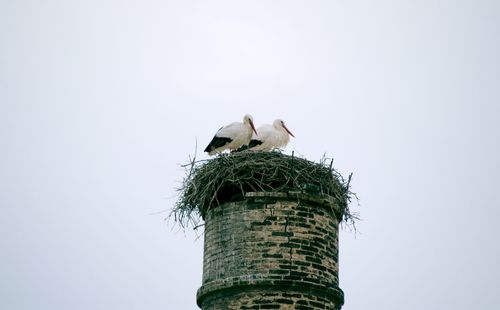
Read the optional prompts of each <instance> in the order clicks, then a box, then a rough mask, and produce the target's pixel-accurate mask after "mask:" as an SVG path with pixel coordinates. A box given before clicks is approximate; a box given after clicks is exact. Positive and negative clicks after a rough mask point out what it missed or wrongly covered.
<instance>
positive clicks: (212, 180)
mask: <svg viewBox="0 0 500 310" xmlns="http://www.w3.org/2000/svg"><path fill="white" fill-rule="evenodd" d="M332 163H333V160H329V159H327V158H326V157H324V158H323V159H322V160H321V161H320V162H319V163H314V162H311V161H309V160H306V159H303V158H298V157H295V156H293V155H292V156H289V155H285V154H282V153H280V152H238V153H232V154H229V155H226V154H223V155H219V156H217V157H215V158H214V159H210V160H203V161H196V159H193V160H191V161H190V163H189V164H187V165H185V166H184V167H186V169H187V174H186V177H185V178H184V180H183V182H182V185H181V187H180V188H179V189H178V190H179V192H180V197H179V200H178V201H177V203H176V206H175V208H174V210H173V215H174V218H175V220H176V221H177V222H179V223H180V224H181V225H182V226H184V227H185V226H186V225H189V224H193V225H194V226H196V225H197V223H198V221H199V219H200V216H201V218H204V216H205V214H206V212H207V210H208V209H210V208H213V207H216V206H218V205H220V204H222V203H224V202H228V201H237V200H242V199H243V197H244V195H245V193H246V192H288V191H304V192H308V193H314V194H326V195H328V196H330V197H332V198H333V199H334V201H335V204H336V205H337V206H338V207H339V208H340V210H341V213H342V219H343V222H344V223H347V224H352V226H354V221H355V220H356V219H357V216H356V215H355V214H352V213H351V212H350V210H349V202H350V201H351V199H352V198H353V197H356V194H354V193H352V192H351V191H350V189H349V183H350V180H351V175H352V174H351V175H349V178H348V179H347V180H345V179H344V178H343V177H342V175H341V174H340V173H338V172H337V171H336V170H335V169H334V168H332Z"/></svg>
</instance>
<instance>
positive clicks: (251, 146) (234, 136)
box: [205, 114, 294, 155]
mask: <svg viewBox="0 0 500 310" xmlns="http://www.w3.org/2000/svg"><path fill="white" fill-rule="evenodd" d="M290 136H292V137H294V135H293V134H292V133H291V132H290V130H288V128H287V127H286V126H285V123H284V122H283V121H282V120H280V119H277V120H275V121H274V122H273V124H272V125H268V124H265V125H262V126H260V127H259V128H257V129H255V126H254V125H253V118H252V116H250V115H248V114H247V115H245V116H244V117H243V123H240V122H234V123H231V124H229V125H226V126H224V127H222V128H221V129H219V130H218V131H217V132H216V133H215V136H214V137H213V139H212V141H210V143H209V144H208V146H207V147H206V148H205V152H208V154H209V155H214V154H218V153H221V152H223V151H225V150H229V151H231V152H233V151H242V150H246V149H248V150H253V151H271V150H273V149H275V148H280V147H284V146H286V145H287V144H288V141H289V140H290Z"/></svg>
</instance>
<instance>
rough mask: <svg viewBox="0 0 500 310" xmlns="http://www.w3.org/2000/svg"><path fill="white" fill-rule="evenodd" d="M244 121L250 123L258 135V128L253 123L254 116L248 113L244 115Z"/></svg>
mask: <svg viewBox="0 0 500 310" xmlns="http://www.w3.org/2000/svg"><path fill="white" fill-rule="evenodd" d="M243 123H244V124H249V125H250V127H252V130H253V132H255V135H257V130H255V126H254V125H253V117H252V116H251V115H250V114H246V115H245V116H244V117H243Z"/></svg>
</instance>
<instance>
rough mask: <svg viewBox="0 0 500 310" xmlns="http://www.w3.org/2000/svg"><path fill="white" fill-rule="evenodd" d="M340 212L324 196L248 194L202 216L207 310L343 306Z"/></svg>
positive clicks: (200, 297) (202, 294)
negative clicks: (340, 285) (339, 256)
mask: <svg viewBox="0 0 500 310" xmlns="http://www.w3.org/2000/svg"><path fill="white" fill-rule="evenodd" d="M342 215H343V214H342V211H341V209H340V208H338V206H337V205H336V204H335V203H334V200H333V199H332V198H331V197H330V196H327V195H324V194H315V193H313V194H311V193H305V192H304V191H303V190H301V191H296V192H294V191H292V192H290V191H288V192H246V193H245V194H244V196H242V197H240V199H239V200H238V201H234V200H233V201H230V202H225V203H222V204H221V205H218V206H216V207H213V208H210V209H208V210H207V212H206V214H204V220H205V244H204V257H203V280H202V286H201V287H200V289H199V290H198V292H197V304H198V306H199V307H200V308H201V309H203V310H226V309H302V310H314V309H340V308H341V307H342V305H343V303H344V294H343V292H342V290H341V289H340V288H339V287H338V285H339V281H338V228H339V222H340V221H341V219H342Z"/></svg>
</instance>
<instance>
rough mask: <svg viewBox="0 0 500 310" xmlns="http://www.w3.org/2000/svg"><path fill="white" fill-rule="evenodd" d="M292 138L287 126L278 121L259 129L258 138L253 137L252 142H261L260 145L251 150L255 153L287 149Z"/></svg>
mask: <svg viewBox="0 0 500 310" xmlns="http://www.w3.org/2000/svg"><path fill="white" fill-rule="evenodd" d="M290 136H292V137H293V136H294V135H293V134H292V133H291V132H290V130H288V128H287V127H286V126H285V123H284V122H283V121H282V120H280V119H277V120H275V121H274V122H273V124H272V125H269V124H265V125H262V126H260V127H259V128H257V136H253V137H252V140H256V141H257V142H260V144H259V145H256V146H253V147H251V148H250V150H253V151H271V150H273V149H276V148H281V147H285V146H286V145H287V144H288V142H289V141H290Z"/></svg>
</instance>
